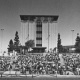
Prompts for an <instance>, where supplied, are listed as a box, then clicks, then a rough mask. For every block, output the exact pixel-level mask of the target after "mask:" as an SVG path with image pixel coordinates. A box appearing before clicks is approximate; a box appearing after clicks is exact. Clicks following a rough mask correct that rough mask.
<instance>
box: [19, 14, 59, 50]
mask: <svg viewBox="0 0 80 80" xmlns="http://www.w3.org/2000/svg"><path fill="white" fill-rule="evenodd" d="M20 18H21V44H22V45H24V44H25V42H26V41H27V40H30V39H32V40H34V41H35V47H38V48H39V47H46V48H47V50H50V48H52V49H53V48H54V47H56V46H57V26H56V24H57V20H58V16H57V15H20Z"/></svg>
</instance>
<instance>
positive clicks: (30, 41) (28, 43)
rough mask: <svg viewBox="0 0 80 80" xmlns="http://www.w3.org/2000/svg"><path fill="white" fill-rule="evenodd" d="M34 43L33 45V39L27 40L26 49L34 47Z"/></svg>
mask: <svg viewBox="0 0 80 80" xmlns="http://www.w3.org/2000/svg"><path fill="white" fill-rule="evenodd" d="M34 45H35V43H34V40H28V41H27V42H25V46H26V47H27V49H28V50H30V48H32V47H34Z"/></svg>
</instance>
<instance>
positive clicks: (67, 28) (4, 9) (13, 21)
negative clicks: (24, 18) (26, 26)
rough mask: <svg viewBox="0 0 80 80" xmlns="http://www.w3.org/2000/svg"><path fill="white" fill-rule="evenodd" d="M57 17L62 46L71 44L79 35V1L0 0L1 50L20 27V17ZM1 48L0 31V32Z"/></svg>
mask: <svg viewBox="0 0 80 80" xmlns="http://www.w3.org/2000/svg"><path fill="white" fill-rule="evenodd" d="M31 14H32V15H59V19H58V23H57V26H58V32H59V33H60V34H61V39H62V45H71V44H72V32H71V30H72V29H74V33H73V35H74V37H73V40H74V41H73V42H74V43H75V38H76V35H77V33H80V0H0V29H2V28H3V29H4V32H3V39H4V40H3V48H4V50H6V48H7V47H8V44H9V40H10V39H13V40H14V36H15V32H16V31H19V34H20V27H21V22H20V21H21V20H20V15H31ZM0 46H1V30H0Z"/></svg>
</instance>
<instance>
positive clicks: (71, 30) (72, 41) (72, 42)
mask: <svg viewBox="0 0 80 80" xmlns="http://www.w3.org/2000/svg"><path fill="white" fill-rule="evenodd" d="M71 32H72V45H73V33H74V30H71Z"/></svg>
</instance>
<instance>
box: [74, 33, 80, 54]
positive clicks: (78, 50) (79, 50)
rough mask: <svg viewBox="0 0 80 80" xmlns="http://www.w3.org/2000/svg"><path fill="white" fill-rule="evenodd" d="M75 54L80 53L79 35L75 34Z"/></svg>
mask: <svg viewBox="0 0 80 80" xmlns="http://www.w3.org/2000/svg"><path fill="white" fill-rule="evenodd" d="M75 48H76V49H75V52H78V53H79V52H80V37H79V33H77V38H76V42H75Z"/></svg>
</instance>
